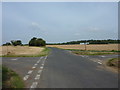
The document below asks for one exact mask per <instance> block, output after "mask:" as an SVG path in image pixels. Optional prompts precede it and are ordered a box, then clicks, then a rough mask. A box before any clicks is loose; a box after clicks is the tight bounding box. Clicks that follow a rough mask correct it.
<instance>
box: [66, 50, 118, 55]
mask: <svg viewBox="0 0 120 90" xmlns="http://www.w3.org/2000/svg"><path fill="white" fill-rule="evenodd" d="M65 50H69V51H71V52H72V53H73V54H76V55H107V54H118V53H119V52H120V51H114V50H112V51H104V50H102V51H97V50H87V51H85V50H77V49H65Z"/></svg>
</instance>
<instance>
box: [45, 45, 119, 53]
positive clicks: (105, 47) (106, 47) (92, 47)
mask: <svg viewBox="0 0 120 90" xmlns="http://www.w3.org/2000/svg"><path fill="white" fill-rule="evenodd" d="M118 45H120V44H90V45H86V50H97V51H101V50H105V51H111V50H115V51H118ZM47 47H56V48H61V49H78V50H85V45H80V44H76V45H47Z"/></svg>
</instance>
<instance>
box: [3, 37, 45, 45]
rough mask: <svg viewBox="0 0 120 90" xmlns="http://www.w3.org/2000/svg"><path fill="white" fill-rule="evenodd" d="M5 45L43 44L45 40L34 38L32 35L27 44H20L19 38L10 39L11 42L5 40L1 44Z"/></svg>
mask: <svg viewBox="0 0 120 90" xmlns="http://www.w3.org/2000/svg"><path fill="white" fill-rule="evenodd" d="M7 45H13V46H18V45H19V46H23V45H29V46H45V45H46V41H45V40H43V39H42V38H36V37H33V38H32V39H31V40H30V41H29V42H28V44H22V41H21V40H11V42H6V43H5V44H3V46H7Z"/></svg>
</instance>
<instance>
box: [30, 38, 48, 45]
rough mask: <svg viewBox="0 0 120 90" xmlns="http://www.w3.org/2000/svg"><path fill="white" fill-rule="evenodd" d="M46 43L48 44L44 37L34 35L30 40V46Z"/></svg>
mask: <svg viewBox="0 0 120 90" xmlns="http://www.w3.org/2000/svg"><path fill="white" fill-rule="evenodd" d="M45 45H46V42H45V40H43V39H42V38H36V37H33V38H32V39H31V40H30V41H29V46H45Z"/></svg>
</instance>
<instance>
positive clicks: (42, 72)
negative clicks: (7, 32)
mask: <svg viewBox="0 0 120 90" xmlns="http://www.w3.org/2000/svg"><path fill="white" fill-rule="evenodd" d="M111 57H117V56H116V55H113V56H112V55H110V56H109V55H108V56H105V55H104V56H102V55H101V56H83V55H82V56H77V55H73V54H71V53H70V52H68V51H66V50H61V49H57V48H51V53H50V55H49V56H45V57H3V64H4V65H6V66H8V67H10V68H11V69H13V70H14V71H16V72H17V73H18V74H19V75H20V76H21V77H22V78H23V80H24V81H25V83H26V87H27V88H118V74H117V73H114V72H111V71H109V70H106V69H103V68H100V67H102V61H100V59H101V60H104V58H105V59H106V58H111ZM92 58H98V59H99V60H98V61H97V60H96V61H95V60H92Z"/></svg>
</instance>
